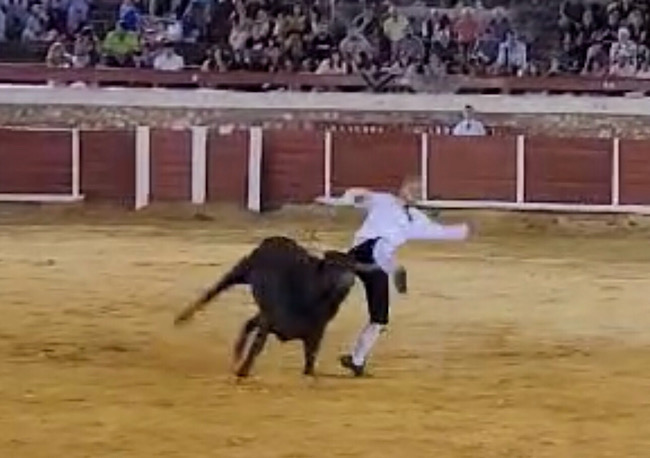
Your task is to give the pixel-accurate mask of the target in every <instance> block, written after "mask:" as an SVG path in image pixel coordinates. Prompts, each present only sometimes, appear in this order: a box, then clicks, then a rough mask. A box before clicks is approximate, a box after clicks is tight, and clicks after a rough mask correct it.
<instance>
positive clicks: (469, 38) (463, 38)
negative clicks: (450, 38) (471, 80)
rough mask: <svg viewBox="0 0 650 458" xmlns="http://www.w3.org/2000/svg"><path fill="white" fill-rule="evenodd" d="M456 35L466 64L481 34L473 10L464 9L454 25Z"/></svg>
mask: <svg viewBox="0 0 650 458" xmlns="http://www.w3.org/2000/svg"><path fill="white" fill-rule="evenodd" d="M454 33H455V35H456V38H457V40H458V45H459V47H460V52H461V55H462V59H463V62H464V63H466V62H467V61H468V60H469V56H470V52H471V50H472V49H473V47H474V44H475V43H476V40H477V38H478V34H479V23H478V21H477V20H476V18H475V17H474V12H473V11H472V9H471V8H463V9H462V11H461V14H460V16H459V17H458V18H457V19H456V22H455V23H454Z"/></svg>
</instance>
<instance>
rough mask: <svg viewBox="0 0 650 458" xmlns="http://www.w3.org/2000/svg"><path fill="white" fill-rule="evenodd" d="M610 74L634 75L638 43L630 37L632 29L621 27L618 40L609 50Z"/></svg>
mask: <svg viewBox="0 0 650 458" xmlns="http://www.w3.org/2000/svg"><path fill="white" fill-rule="evenodd" d="M609 66H610V74H611V75H615V76H634V75H635V74H636V66H637V45H636V43H634V42H633V41H632V40H631V39H630V31H629V30H628V29H627V28H626V27H621V28H620V29H619V31H618V40H617V42H616V43H614V44H613V45H612V47H611V49H610V51H609Z"/></svg>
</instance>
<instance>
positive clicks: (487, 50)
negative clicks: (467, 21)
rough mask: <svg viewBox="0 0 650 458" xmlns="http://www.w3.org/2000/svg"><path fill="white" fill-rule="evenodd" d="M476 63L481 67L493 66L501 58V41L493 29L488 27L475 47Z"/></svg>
mask: <svg viewBox="0 0 650 458" xmlns="http://www.w3.org/2000/svg"><path fill="white" fill-rule="evenodd" d="M473 57H474V62H475V63H476V64H478V65H479V66H481V67H489V66H491V65H493V64H494V63H495V62H496V60H497V57H499V41H498V40H497V37H496V34H495V33H494V30H493V29H492V27H486V28H485V30H484V31H483V33H482V34H481V36H480V37H479V39H478V41H477V42H476V46H475V47H474V52H473Z"/></svg>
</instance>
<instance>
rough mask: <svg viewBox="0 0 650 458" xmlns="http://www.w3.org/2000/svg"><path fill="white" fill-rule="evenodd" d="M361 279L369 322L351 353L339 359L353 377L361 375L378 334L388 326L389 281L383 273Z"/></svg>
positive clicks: (373, 273)
mask: <svg viewBox="0 0 650 458" xmlns="http://www.w3.org/2000/svg"><path fill="white" fill-rule="evenodd" d="M360 277H361V281H362V282H363V285H364V288H365V290H366V300H367V301H368V312H369V315H370V321H369V323H368V324H367V325H365V326H364V327H363V329H362V330H361V332H360V333H359V336H358V337H357V340H356V343H355V345H354V348H353V350H352V353H351V354H349V355H345V356H342V357H341V360H340V361H341V365H342V366H343V367H345V368H346V369H349V370H351V371H352V372H353V373H354V375H355V376H357V377H358V376H361V375H363V372H364V368H365V364H366V361H367V359H368V355H369V354H370V351H371V350H372V348H373V347H374V345H375V343H376V342H377V339H378V338H379V334H380V333H381V331H382V329H383V328H384V326H386V325H387V324H388V315H389V314H388V308H389V285H388V282H389V279H388V275H387V274H386V273H385V272H383V271H375V272H371V273H364V274H363V275H362V276H360Z"/></svg>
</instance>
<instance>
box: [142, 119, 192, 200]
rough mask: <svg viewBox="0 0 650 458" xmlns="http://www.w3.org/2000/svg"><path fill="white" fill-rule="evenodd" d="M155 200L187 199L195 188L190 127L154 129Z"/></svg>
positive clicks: (152, 171) (152, 191)
mask: <svg viewBox="0 0 650 458" xmlns="http://www.w3.org/2000/svg"><path fill="white" fill-rule="evenodd" d="M150 163H151V200H153V201H180V202H187V201H189V200H190V198H191V190H192V135H191V132H190V131H189V130H171V129H152V130H151V162H150Z"/></svg>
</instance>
